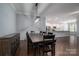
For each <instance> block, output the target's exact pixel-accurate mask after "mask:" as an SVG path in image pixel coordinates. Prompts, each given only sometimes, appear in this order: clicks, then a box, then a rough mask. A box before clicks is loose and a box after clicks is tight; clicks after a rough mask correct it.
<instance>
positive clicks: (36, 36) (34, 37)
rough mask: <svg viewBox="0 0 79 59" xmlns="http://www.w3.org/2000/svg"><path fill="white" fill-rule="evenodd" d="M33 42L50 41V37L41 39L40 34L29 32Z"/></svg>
mask: <svg viewBox="0 0 79 59" xmlns="http://www.w3.org/2000/svg"><path fill="white" fill-rule="evenodd" d="M29 36H30V38H31V40H32V42H33V43H38V42H43V41H47V42H48V41H52V39H46V40H43V35H42V34H29Z"/></svg>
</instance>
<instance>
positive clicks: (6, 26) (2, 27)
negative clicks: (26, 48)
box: [0, 3, 16, 36]
mask: <svg viewBox="0 0 79 59" xmlns="http://www.w3.org/2000/svg"><path fill="white" fill-rule="evenodd" d="M15 32H16V15H15V10H14V9H13V8H12V6H11V5H10V4H3V3H0V36H4V35H8V34H11V33H15Z"/></svg>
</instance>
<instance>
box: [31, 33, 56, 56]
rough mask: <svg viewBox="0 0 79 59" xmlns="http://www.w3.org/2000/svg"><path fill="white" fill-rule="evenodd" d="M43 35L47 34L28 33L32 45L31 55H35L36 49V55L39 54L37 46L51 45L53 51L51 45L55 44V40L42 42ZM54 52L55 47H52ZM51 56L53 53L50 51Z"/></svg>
mask: <svg viewBox="0 0 79 59" xmlns="http://www.w3.org/2000/svg"><path fill="white" fill-rule="evenodd" d="M43 35H47V34H40V33H29V37H30V38H31V41H32V43H33V44H32V45H33V48H34V50H33V55H36V49H37V48H38V50H37V51H38V54H39V53H40V52H39V51H40V50H39V46H41V45H43V44H45V43H48V44H49V45H51V46H52V47H51V48H52V50H53V44H54V45H55V42H56V40H54V39H53V40H52V39H46V40H44V39H43ZM54 50H55V47H54ZM51 54H52V55H54V54H55V52H53V51H52V53H51Z"/></svg>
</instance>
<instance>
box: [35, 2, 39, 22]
mask: <svg viewBox="0 0 79 59" xmlns="http://www.w3.org/2000/svg"><path fill="white" fill-rule="evenodd" d="M35 7H36V18H35V23H37V22H39V20H40V16H38V3H36V4H35Z"/></svg>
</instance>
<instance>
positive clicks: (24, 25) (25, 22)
mask: <svg viewBox="0 0 79 59" xmlns="http://www.w3.org/2000/svg"><path fill="white" fill-rule="evenodd" d="M34 21H35V20H34V19H32V18H31V17H30V16H28V15H23V14H16V30H17V32H20V40H24V39H25V38H26V32H27V31H28V32H30V31H35V32H38V31H40V30H45V18H41V19H40V21H39V22H38V23H39V24H34Z"/></svg>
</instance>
